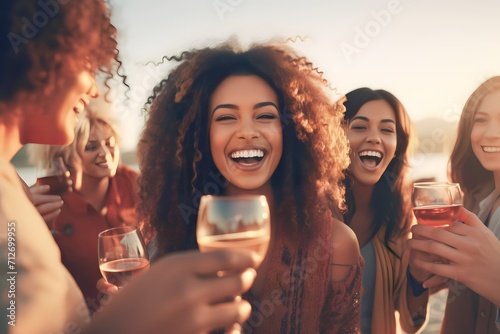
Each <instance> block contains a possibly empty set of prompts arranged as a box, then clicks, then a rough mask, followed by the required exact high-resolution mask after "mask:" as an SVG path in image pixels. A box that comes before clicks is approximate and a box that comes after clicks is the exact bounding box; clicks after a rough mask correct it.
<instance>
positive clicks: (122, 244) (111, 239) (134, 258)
mask: <svg viewBox="0 0 500 334" xmlns="http://www.w3.org/2000/svg"><path fill="white" fill-rule="evenodd" d="M98 255H99V269H100V270H101V273H102V276H103V277H104V278H105V279H106V281H108V283H111V284H114V285H116V286H117V287H118V288H122V287H124V286H125V285H126V284H127V283H128V282H129V281H130V280H131V279H132V278H133V277H134V276H136V275H138V274H140V273H142V272H144V271H146V270H148V269H149V258H148V252H147V249H146V245H145V243H144V238H143V237H142V234H141V232H140V231H139V230H138V228H137V227H136V226H121V227H114V228H110V229H108V230H105V231H102V232H101V233H99V236H98Z"/></svg>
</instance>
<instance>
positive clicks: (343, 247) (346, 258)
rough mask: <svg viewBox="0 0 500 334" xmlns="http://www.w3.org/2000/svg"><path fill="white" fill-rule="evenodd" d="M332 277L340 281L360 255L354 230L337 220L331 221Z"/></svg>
mask: <svg viewBox="0 0 500 334" xmlns="http://www.w3.org/2000/svg"><path fill="white" fill-rule="evenodd" d="M331 240H332V250H333V251H332V258H331V263H332V277H333V280H334V281H341V280H343V279H345V278H346V277H347V275H348V274H349V272H350V270H351V267H352V266H353V265H356V264H357V263H358V261H359V257H360V256H361V252H360V250H359V243H358V238H356V234H355V233H354V231H353V230H352V229H351V228H350V227H349V226H347V225H346V224H344V223H343V222H341V221H339V220H336V219H335V220H334V221H333V223H332V237H331Z"/></svg>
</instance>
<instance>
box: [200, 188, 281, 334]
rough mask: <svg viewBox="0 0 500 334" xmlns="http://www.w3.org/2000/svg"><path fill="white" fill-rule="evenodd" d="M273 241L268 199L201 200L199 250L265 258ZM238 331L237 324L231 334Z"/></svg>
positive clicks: (225, 198) (239, 328)
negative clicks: (239, 252)
mask: <svg viewBox="0 0 500 334" xmlns="http://www.w3.org/2000/svg"><path fill="white" fill-rule="evenodd" d="M270 238H271V219H270V213H269V205H268V203H267V200H266V197H265V196H263V195H243V196H211V195H205V196H202V197H201V201H200V209H199V211H198V221H197V225H196V239H197V241H198V246H199V248H200V251H202V252H208V251H213V250H219V249H249V250H252V251H255V252H256V253H258V254H259V256H260V258H261V259H264V257H265V255H266V253H267V249H268V247H269V240H270ZM259 265H260V263H259ZM223 274H224V273H221V275H223ZM240 298H241V297H240ZM238 332H241V326H240V325H239V324H234V325H233V327H232V328H231V333H238Z"/></svg>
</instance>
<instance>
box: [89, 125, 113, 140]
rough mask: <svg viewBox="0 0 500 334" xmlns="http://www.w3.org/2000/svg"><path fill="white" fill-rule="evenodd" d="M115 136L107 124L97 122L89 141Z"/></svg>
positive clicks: (90, 133)
mask: <svg viewBox="0 0 500 334" xmlns="http://www.w3.org/2000/svg"><path fill="white" fill-rule="evenodd" d="M114 135H115V132H114V131H113V129H112V128H111V126H109V125H108V124H106V123H101V122H95V123H94V124H93V125H92V126H91V128H90V132H89V141H92V140H101V139H107V138H109V137H112V136H114Z"/></svg>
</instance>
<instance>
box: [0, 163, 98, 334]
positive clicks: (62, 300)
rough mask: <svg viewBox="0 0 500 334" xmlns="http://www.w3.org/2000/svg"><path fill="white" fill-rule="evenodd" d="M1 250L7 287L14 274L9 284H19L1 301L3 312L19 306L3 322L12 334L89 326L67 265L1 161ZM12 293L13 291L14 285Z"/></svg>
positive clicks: (13, 174)
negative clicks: (8, 308)
mask: <svg viewBox="0 0 500 334" xmlns="http://www.w3.org/2000/svg"><path fill="white" fill-rule="evenodd" d="M9 232H10V235H9ZM9 237H10V239H9ZM9 242H10V243H9ZM0 247H1V249H2V252H1V253H0V257H1V259H0V261H1V262H2V264H1V268H0V269H1V275H2V282H5V279H6V278H4V277H3V276H4V275H5V274H6V273H10V272H12V274H8V277H7V278H12V279H13V280H14V281H15V284H16V286H15V291H14V292H13V293H11V294H10V296H9V295H7V298H5V295H4V296H2V298H1V299H0V304H1V306H0V307H2V310H5V309H6V308H7V307H8V306H10V305H12V303H14V305H15V309H14V310H12V307H11V310H9V311H8V314H7V315H8V317H2V322H3V321H4V319H7V328H8V330H9V333H11V334H17V333H22V334H24V333H30V334H36V333H44V334H45V333H66V332H77V329H79V328H82V327H83V326H84V325H85V324H86V323H87V322H88V321H89V316H88V310H87V306H86V304H85V302H84V300H83V297H82V294H81V292H80V290H79V289H78V287H77V285H76V283H75V281H74V280H73V278H72V277H71V275H70V274H69V273H68V271H67V270H66V268H65V267H64V266H63V265H62V263H61V254H60V252H59V248H58V247H57V245H56V243H55V242H54V239H53V238H52V235H51V234H50V232H49V230H48V229H47V226H46V225H45V222H44V221H43V219H42V217H41V216H40V215H39V214H38V211H37V210H36V208H35V207H34V206H33V204H32V203H31V202H30V200H29V199H28V198H27V196H26V194H25V192H24V190H23V186H22V183H21V181H20V180H19V177H18V176H17V174H16V172H15V170H14V168H13V166H12V165H11V164H10V163H8V162H7V161H5V160H3V159H1V158H0ZM8 247H9V248H8ZM6 249H7V250H8V252H7V253H5V250H6ZM6 257H10V261H11V262H8V261H7V259H6ZM6 264H8V265H7V266H6ZM9 265H12V266H13V267H9ZM6 270H7V271H6ZM2 284H3V283H2ZM7 289H8V291H7V292H9V291H12V289H11V287H10V284H8V285H7ZM3 291H4V290H3V286H2V294H3ZM9 322H10V324H9ZM12 324H15V326H12ZM2 327H4V325H2Z"/></svg>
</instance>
